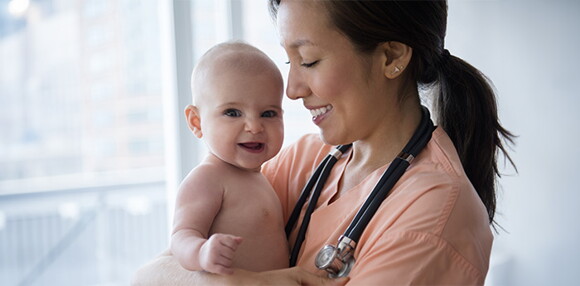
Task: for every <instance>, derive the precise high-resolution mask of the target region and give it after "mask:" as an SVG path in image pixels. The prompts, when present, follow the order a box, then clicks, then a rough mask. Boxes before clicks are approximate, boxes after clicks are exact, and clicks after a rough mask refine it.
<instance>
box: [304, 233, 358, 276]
mask: <svg viewBox="0 0 580 286" xmlns="http://www.w3.org/2000/svg"><path fill="white" fill-rule="evenodd" d="M354 247H355V242H354V241H352V240H351V239H349V238H348V237H344V236H342V237H341V238H340V239H339V242H338V246H337V247H335V246H333V245H326V246H325V247H323V248H322V249H321V250H320V251H319V252H318V255H316V259H315V261H314V264H315V265H316V267H317V268H318V269H322V270H326V272H328V277H330V278H340V277H346V276H348V274H349V273H350V270H351V269H352V267H353V265H354V263H355V259H354V256H353V251H354Z"/></svg>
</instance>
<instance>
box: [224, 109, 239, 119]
mask: <svg viewBox="0 0 580 286" xmlns="http://www.w3.org/2000/svg"><path fill="white" fill-rule="evenodd" d="M224 115H225V116H229V117H240V116H242V112H241V111H239V110H237V109H226V111H224Z"/></svg>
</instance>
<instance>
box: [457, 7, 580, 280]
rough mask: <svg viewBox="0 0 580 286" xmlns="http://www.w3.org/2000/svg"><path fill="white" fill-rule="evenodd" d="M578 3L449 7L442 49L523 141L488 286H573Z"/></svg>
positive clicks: (508, 181) (577, 234) (579, 260)
mask: <svg viewBox="0 0 580 286" xmlns="http://www.w3.org/2000/svg"><path fill="white" fill-rule="evenodd" d="M578 28H580V1H574V0H552V1H545V0H544V1H539V0H532V1H524V0H503V1H502V0H496V1H466V0H451V2H450V3H449V23H448V35H447V43H446V46H447V48H448V49H449V50H450V52H451V53H452V54H454V55H458V56H460V57H462V58H463V59H465V60H467V61H468V62H470V63H471V64H473V65H474V66H476V67H477V68H479V69H480V70H482V71H483V72H484V73H485V74H486V75H487V76H488V77H490V78H491V79H492V81H493V82H494V84H495V86H496V88H497V91H498V98H499V105H500V116H501V119H502V121H503V123H504V124H505V126H506V127H507V128H508V129H509V130H511V131H513V132H514V133H515V134H517V135H519V138H518V140H517V145H516V146H515V148H514V151H513V152H512V153H511V154H512V156H513V157H512V158H513V159H514V160H515V162H516V164H517V167H518V170H519V173H518V174H516V173H515V172H514V171H513V169H510V168H507V169H506V170H505V172H506V173H508V174H510V175H508V176H504V177H503V178H502V179H501V181H500V183H501V185H502V190H501V193H500V199H499V210H498V221H499V223H500V225H501V226H502V227H503V228H505V230H506V231H501V230H500V231H499V233H498V235H496V240H495V244H494V251H493V255H492V269H491V271H490V274H489V276H488V281H487V283H488V284H489V285H526V286H528V285H573V284H575V285H578V284H577V283H578V279H577V277H578V271H580V246H579V245H578V244H579V243H580V223H579V219H578V218H579V217H580V192H578V191H579V190H580V187H579V185H580V184H579V182H578V179H577V178H579V177H580V172H579V168H578V164H577V162H578V161H579V160H580V151H579V148H578V147H577V142H579V141H580V127H578V124H579V123H580V112H578V111H577V108H578V106H579V103H580V97H579V96H578V84H579V83H580V71H579V70H578V69H580V60H579V53H580V32H579V31H578Z"/></svg>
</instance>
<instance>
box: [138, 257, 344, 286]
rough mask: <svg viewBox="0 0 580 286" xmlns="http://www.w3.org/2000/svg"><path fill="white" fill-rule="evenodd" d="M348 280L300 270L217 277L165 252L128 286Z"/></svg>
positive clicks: (241, 272) (240, 272) (336, 283)
mask: <svg viewBox="0 0 580 286" xmlns="http://www.w3.org/2000/svg"><path fill="white" fill-rule="evenodd" d="M347 281H348V278H341V279H330V278H326V277H321V276H316V275H314V274H312V273H310V272H307V271H306V270H304V269H302V268H300V267H293V268H287V269H281V270H273V271H266V272H260V273H257V272H251V271H245V270H241V269H236V270H235V271H234V274H232V275H217V274H211V273H208V272H201V271H195V272H191V271H187V270H185V269H183V268H182V267H181V266H180V265H179V263H178V262H177V260H175V258H174V257H173V256H172V255H171V252H170V251H169V250H166V251H165V252H163V253H162V254H161V255H160V256H158V257H157V258H155V259H154V260H153V261H151V262H150V263H148V264H146V265H145V266H143V267H141V268H140V269H139V270H137V272H136V273H135V274H134V275H133V279H132V281H131V285H132V286H149V285H151V286H154V285H155V286H163V285H172V286H185V285H190V286H191V285H321V286H326V285H328V286H331V285H333V286H340V285H344V284H346V282H347Z"/></svg>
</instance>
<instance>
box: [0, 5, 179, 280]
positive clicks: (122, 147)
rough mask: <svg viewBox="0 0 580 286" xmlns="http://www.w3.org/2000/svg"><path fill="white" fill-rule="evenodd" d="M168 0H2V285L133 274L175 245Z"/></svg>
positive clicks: (0, 159) (0, 74) (0, 149)
mask: <svg viewBox="0 0 580 286" xmlns="http://www.w3.org/2000/svg"><path fill="white" fill-rule="evenodd" d="M158 5H159V2H158V1H154V0H145V1H139V0H122V1H104V0H29V1H27V0H11V1H7V0H2V1H0V6H2V9H0V11H1V12H0V23H1V27H2V28H1V29H0V62H2V65H0V124H1V127H0V253H2V255H0V276H1V277H2V284H3V285H95V284H110V285H126V284H128V281H129V278H130V275H131V273H132V272H134V271H135V269H136V268H137V267H138V266H139V265H141V264H142V263H143V262H145V261H147V260H149V259H151V258H152V257H154V256H155V255H156V254H157V253H159V252H160V251H161V250H163V249H164V248H165V247H166V245H167V238H168V234H167V203H166V196H165V187H166V183H165V164H166V163H165V150H164V143H163V138H164V127H163V126H164V125H163V116H162V109H161V106H162V102H163V101H162V98H163V97H162V91H161V86H162V84H161V80H162V76H161V70H160V68H159V67H160V66H161V61H162V56H161V50H160V42H161V41H160V39H161V30H160V29H159V26H160V24H159V18H160V17H159V13H158ZM7 7H16V8H18V9H16V8H13V9H5V8H7ZM129 8H130V9H129Z"/></svg>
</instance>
